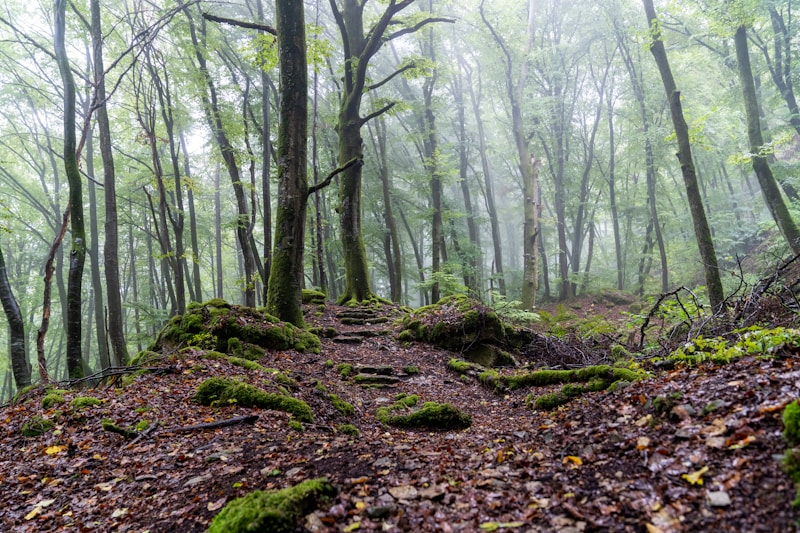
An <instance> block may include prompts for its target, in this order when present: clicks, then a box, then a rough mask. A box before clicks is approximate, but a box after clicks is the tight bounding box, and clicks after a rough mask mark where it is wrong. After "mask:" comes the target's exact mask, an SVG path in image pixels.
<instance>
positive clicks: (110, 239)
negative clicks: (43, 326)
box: [91, 0, 128, 366]
mask: <svg viewBox="0 0 800 533" xmlns="http://www.w3.org/2000/svg"><path fill="white" fill-rule="evenodd" d="M91 14H92V22H91V25H92V50H93V54H92V55H93V62H94V77H95V78H94V90H95V93H94V94H95V96H94V106H95V107H96V109H95V113H96V115H95V117H96V119H97V128H98V132H97V134H98V140H99V142H100V157H101V158H102V160H103V194H104V200H105V211H106V215H105V223H104V234H105V244H104V246H103V260H104V263H105V265H104V266H105V274H106V292H107V304H108V338H109V341H110V344H111V353H112V355H113V364H114V365H115V366H123V365H125V364H127V363H128V346H127V344H126V343H125V335H124V333H123V314H122V297H121V294H122V291H121V290H120V281H119V229H118V225H117V184H116V181H117V179H116V170H115V167H114V155H113V150H112V147H111V129H110V125H109V120H108V109H107V106H106V85H105V70H104V67H103V34H102V29H101V26H100V0H91Z"/></svg>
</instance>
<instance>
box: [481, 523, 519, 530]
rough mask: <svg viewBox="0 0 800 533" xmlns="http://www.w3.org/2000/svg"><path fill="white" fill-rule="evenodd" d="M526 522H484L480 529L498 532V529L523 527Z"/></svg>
mask: <svg viewBox="0 0 800 533" xmlns="http://www.w3.org/2000/svg"><path fill="white" fill-rule="evenodd" d="M524 525H525V522H484V523H482V524H481V525H480V528H481V529H482V530H484V531H497V530H498V529H505V528H509V527H522V526H524Z"/></svg>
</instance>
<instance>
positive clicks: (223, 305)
mask: <svg viewBox="0 0 800 533" xmlns="http://www.w3.org/2000/svg"><path fill="white" fill-rule="evenodd" d="M200 307H216V308H218V309H230V307H231V304H229V303H228V302H226V301H225V300H223V299H222V298H212V299H210V300H207V301H205V302H203V304H202V305H201V306H200Z"/></svg>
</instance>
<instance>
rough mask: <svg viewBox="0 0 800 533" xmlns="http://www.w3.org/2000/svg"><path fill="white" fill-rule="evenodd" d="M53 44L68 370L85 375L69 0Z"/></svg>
mask: <svg viewBox="0 0 800 533" xmlns="http://www.w3.org/2000/svg"><path fill="white" fill-rule="evenodd" d="M54 22H55V32H54V46H55V53H56V62H57V63H58V70H59V72H60V73H61V83H62V84H63V91H64V171H65V174H66V176H67V183H68V184H69V210H70V233H71V236H72V243H71V246H70V253H69V276H68V277H67V317H66V323H67V373H68V375H69V377H70V379H77V378H82V377H83V375H84V370H83V354H82V352H81V327H82V326H83V317H82V316H81V301H82V292H81V286H82V285H81V282H82V278H83V265H84V263H85V261H86V228H85V225H84V220H83V183H82V180H83V178H82V177H81V173H80V169H79V168H78V154H77V142H76V133H75V79H74V78H73V76H72V71H71V70H70V65H69V58H68V57H67V50H66V43H65V29H66V28H65V27H66V0H55V13H54Z"/></svg>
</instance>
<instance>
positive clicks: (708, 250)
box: [643, 0, 725, 311]
mask: <svg viewBox="0 0 800 533" xmlns="http://www.w3.org/2000/svg"><path fill="white" fill-rule="evenodd" d="M643 2H644V8H645V12H646V14H647V21H648V23H649V24H650V27H651V28H653V29H654V34H653V41H652V43H651V46H650V52H651V53H652V54H653V57H654V58H655V61H656V65H658V70H659V72H660V73H661V81H662V82H663V83H664V90H665V92H666V94H667V100H668V101H669V110H670V114H671V115H672V124H673V126H674V128H675V136H676V137H677V140H678V161H679V163H680V165H681V174H683V182H684V185H685V186H686V197H687V200H688V202H689V210H690V212H691V214H692V221H693V222H694V233H695V238H696V240H697V247H698V248H699V251H700V260H701V261H702V262H703V270H704V272H705V277H706V286H707V288H708V296H709V300H710V302H711V308H712V309H713V310H714V311H717V310H719V309H720V308H721V307H722V305H723V304H724V302H725V295H724V293H723V290H722V280H721V279H720V275H719V266H718V265H717V255H716V252H715V251H714V241H713V239H712V237H711V230H710V228H709V226H708V221H707V220H706V214H705V209H704V207H703V201H702V199H701V197H700V191H699V188H698V186H697V176H696V173H695V167H694V161H693V160H692V147H691V144H690V141H689V127H688V126H687V124H686V120H685V118H684V116H683V108H682V105H681V95H680V92H679V91H678V89H677V87H676V85H675V80H674V79H673V77H672V70H671V69H670V66H669V61H668V60H667V53H666V50H665V48H664V41H663V40H662V39H661V32H660V30H658V29H656V28H657V24H658V22H657V20H656V13H655V8H654V7H653V0H643ZM659 229H660V228H659V227H658V223H656V231H657V232H658V231H659Z"/></svg>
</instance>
